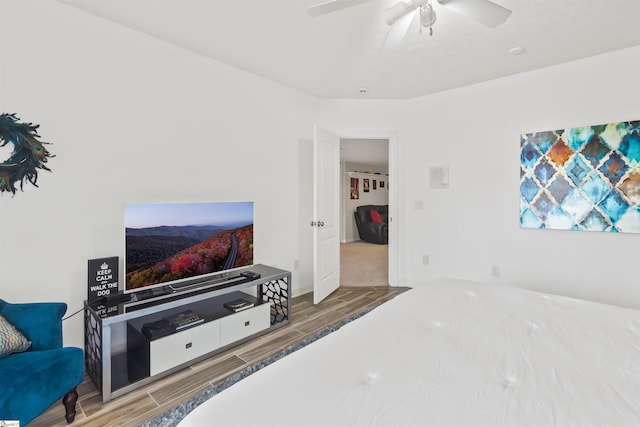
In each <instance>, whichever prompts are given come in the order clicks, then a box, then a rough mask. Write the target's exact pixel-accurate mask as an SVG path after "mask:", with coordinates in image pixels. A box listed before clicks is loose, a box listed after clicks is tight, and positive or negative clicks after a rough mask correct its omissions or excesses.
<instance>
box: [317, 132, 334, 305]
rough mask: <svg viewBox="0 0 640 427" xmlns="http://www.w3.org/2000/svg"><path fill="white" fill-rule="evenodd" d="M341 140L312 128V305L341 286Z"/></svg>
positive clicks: (329, 133)
mask: <svg viewBox="0 0 640 427" xmlns="http://www.w3.org/2000/svg"><path fill="white" fill-rule="evenodd" d="M339 179H340V138H338V137H337V136H336V135H334V134H332V133H331V132H329V131H327V130H325V129H322V128H320V127H318V126H314V129H313V219H312V221H311V226H312V227H313V303H314V304H318V303H319V302H320V301H322V300H323V299H324V298H326V297H327V296H328V295H329V294H331V292H333V291H335V290H336V289H338V286H340V227H339V212H340V181H339Z"/></svg>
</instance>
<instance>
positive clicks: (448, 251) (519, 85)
mask: <svg viewBox="0 0 640 427" xmlns="http://www.w3.org/2000/svg"><path fill="white" fill-rule="evenodd" d="M638 75H640V47H635V48H630V49H626V50H621V51H617V52H612V53H609V54H605V55H600V56H597V57H592V58H588V59H584V60H581V61H576V62H572V63H568V64H563V65H559V66H554V67H550V68H546V69H542V70H537V71H532V72H529V73H525V74H520V75H516V76H512V77H508V78H503V79H499V80H494V81H491V82H486V83H482V84H478V85H474V86H469V87H464V88H460V89H456V90H451V91H447V92H442V93H439V94H435V95H431V96H425V97H421V98H417V99H413V100H410V101H406V102H405V103H404V105H403V106H402V108H399V109H394V110H393V111H392V110H391V109H389V108H386V106H384V105H379V104H375V103H372V102H369V103H363V105H362V108H358V105H357V104H356V102H355V101H354V102H347V101H344V100H335V101H325V102H323V103H322V108H321V119H320V123H321V124H322V125H323V126H325V127H327V128H329V129H347V131H348V129H349V126H350V124H351V123H350V120H351V118H352V117H355V118H356V120H357V122H356V123H355V126H357V127H358V128H360V127H362V126H367V125H368V124H370V125H371V126H375V127H381V126H382V127H391V128H393V127H394V126H397V129H398V134H399V147H400V153H399V157H400V159H399V164H400V171H401V174H400V176H399V177H398V178H399V179H398V180H396V179H394V182H396V181H399V183H398V185H400V187H401V189H402V192H401V196H400V198H401V206H400V209H399V216H400V217H399V220H400V223H401V225H400V236H399V238H400V247H401V248H402V250H404V251H405V252H404V253H402V254H401V255H400V256H401V258H400V259H401V260H402V263H401V264H400V275H401V280H403V281H404V283H408V284H416V283H421V282H424V281H426V280H430V279H433V278H437V277H441V276H453V277H460V278H466V279H473V280H479V281H483V282H498V283H504V284H513V285H518V286H522V287H528V288H532V289H537V290H542V291H547V292H552V293H558V294H564V295H569V296H574V297H583V298H587V299H592V300H597V301H602V302H607V303H614V304H619V305H623V306H628V307H634V308H640V287H639V286H640V283H639V282H638V274H637V267H636V263H637V254H638V247H639V244H640V235H637V234H612V233H596V232H569V231H554V230H531V229H521V228H520V227H519V222H518V215H519V172H518V167H519V137H520V135H521V134H522V133H527V132H533V131H544V130H549V129H563V128H569V127H575V126H586V125H594V124H600V123H609V122H616V121H625V120H633V119H636V120H637V119H639V118H640V102H638V99H640V86H639V85H638V84H637V76H638ZM385 110H386V112H388V116H387V117H385V114H384V112H385ZM399 114H401V115H399ZM430 165H449V166H450V188H449V189H448V190H436V189H430V188H429V186H428V179H427V178H428V167H429V166H430ZM420 204H422V205H423V206H424V208H423V209H418V208H417V207H416V205H420ZM423 255H429V258H430V265H428V266H425V265H423V264H422V258H423ZM492 265H497V266H499V267H500V271H501V277H500V278H497V279H496V278H493V277H491V275H490V272H491V266H492Z"/></svg>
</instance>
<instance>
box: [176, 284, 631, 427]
mask: <svg viewBox="0 0 640 427" xmlns="http://www.w3.org/2000/svg"><path fill="white" fill-rule="evenodd" d="M293 315H294V316H295V313H293ZM556 425H558V426H581V427H586V426H616V427H621V426H640V311H637V310H631V309H623V308H619V307H613V306H608V305H604V304H597V303H592V302H587V301H581V300H576V299H571V298H565V297H558V296H552V295H546V294H540V293H536V292H532V291H527V290H522V289H516V288H511V287H504V286H493V285H485V284H478V283H473V282H466V281H460V280H451V279H445V280H439V281H437V282H435V283H433V284H430V285H424V286H421V287H418V288H415V289H412V290H411V291H408V292H405V293H404V294H402V295H400V296H398V297H396V298H395V299H393V300H391V301H389V302H387V303H385V304H383V305H382V306H381V307H378V308H376V309H375V310H373V311H372V312H371V313H369V314H367V315H365V316H363V317H362V318H360V319H357V320H355V321H353V322H351V323H349V324H347V325H346V326H344V327H343V328H341V329H340V330H338V331H336V332H334V333H332V334H330V335H328V336H326V337H324V338H322V339H320V340H318V341H316V342H315V343H313V344H310V345H308V346H307V347H304V348H303V349H301V350H299V351H297V352H295V353H293V354H291V355H289V356H286V357H285V358H283V359H280V360H278V361H277V362H275V363H273V364H272V365H270V366H268V367H267V368H265V369H263V370H261V371H259V372H257V373H255V374H253V375H251V376H249V377H248V378H246V379H244V380H242V381H240V382H238V383H236V384H235V385H233V386H232V387H230V388H229V389H227V390H224V391H223V392H221V393H220V394H219V395H217V396H215V397H213V398H212V399H210V400H209V401H207V402H205V403H204V404H202V405H201V406H200V407H198V408H196V410H194V411H193V412H192V413H191V414H189V415H188V416H187V417H186V418H185V419H184V420H183V421H182V422H181V423H180V425H179V426H180V427H202V426H323V427H325V426H326V427H329V426H491V427H494V426H556Z"/></svg>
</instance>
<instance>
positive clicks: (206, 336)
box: [149, 320, 220, 375]
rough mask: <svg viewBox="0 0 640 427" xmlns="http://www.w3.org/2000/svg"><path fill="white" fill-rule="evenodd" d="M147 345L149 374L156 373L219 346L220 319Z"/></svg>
mask: <svg viewBox="0 0 640 427" xmlns="http://www.w3.org/2000/svg"><path fill="white" fill-rule="evenodd" d="M149 345H150V349H149V353H150V354H149V374H150V375H156V374H158V373H160V372H163V371H166V370H167V369H171V368H173V367H174V366H178V365H181V364H183V363H185V362H188V361H190V360H193V359H195V358H197V357H200V356H202V355H204V354H207V353H210V352H212V351H214V350H216V349H218V348H220V320H214V321H212V322H207V323H204V324H202V325H198V326H194V327H192V328H189V329H185V330H184V331H180V332H176V333H175V334H172V335H169V336H167V337H164V338H160V339H157V340H154V341H151V342H150V343H149Z"/></svg>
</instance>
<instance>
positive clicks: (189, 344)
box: [184, 342, 193, 349]
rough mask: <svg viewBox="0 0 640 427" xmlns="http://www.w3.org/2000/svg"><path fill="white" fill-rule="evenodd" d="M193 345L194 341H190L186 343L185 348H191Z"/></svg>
mask: <svg viewBox="0 0 640 427" xmlns="http://www.w3.org/2000/svg"><path fill="white" fill-rule="evenodd" d="M191 347H193V343H190V342H188V343H186V344H185V345H184V348H185V349H187V348H191Z"/></svg>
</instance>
